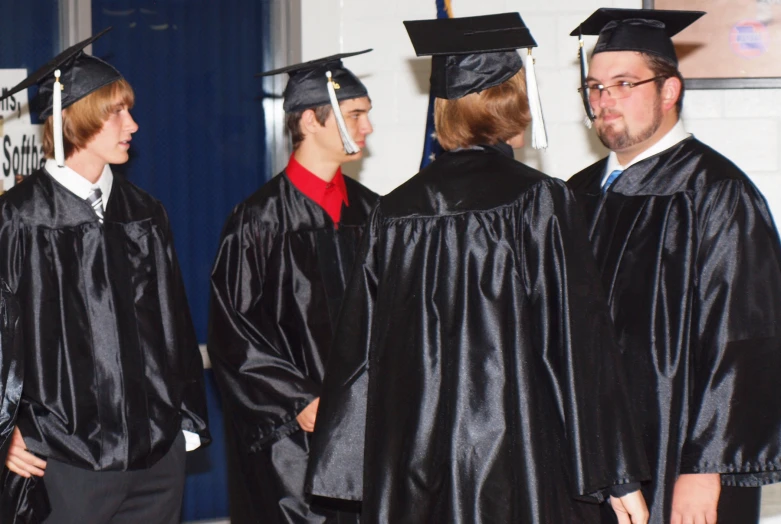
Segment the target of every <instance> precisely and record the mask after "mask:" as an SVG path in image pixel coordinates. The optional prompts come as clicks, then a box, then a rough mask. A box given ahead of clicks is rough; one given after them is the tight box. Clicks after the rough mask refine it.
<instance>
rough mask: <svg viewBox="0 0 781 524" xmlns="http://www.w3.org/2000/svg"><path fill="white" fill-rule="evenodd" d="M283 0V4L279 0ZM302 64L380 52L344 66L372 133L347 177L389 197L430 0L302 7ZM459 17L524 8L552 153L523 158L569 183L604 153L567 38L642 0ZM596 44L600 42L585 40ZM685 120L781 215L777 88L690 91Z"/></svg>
mask: <svg viewBox="0 0 781 524" xmlns="http://www.w3.org/2000/svg"><path fill="white" fill-rule="evenodd" d="M280 1H283V0H280ZM301 4H302V10H301V11H302V21H301V22H302V24H301V27H302V35H303V37H302V55H303V59H304V60H309V59H313V58H318V57H321V56H326V55H328V54H332V53H338V52H344V51H353V50H359V49H365V48H369V47H372V48H374V52H373V53H369V54H367V55H363V56H359V57H355V58H350V59H347V60H346V65H347V66H348V67H349V68H350V69H352V70H353V71H354V72H355V73H356V74H358V75H359V76H360V77H361V78H362V80H363V81H364V82H365V84H366V85H367V87H368V88H369V92H370V94H371V97H372V100H373V102H374V110H373V111H372V122H373V123H374V126H375V131H374V134H373V135H372V136H371V137H370V138H369V146H368V149H369V151H368V153H367V155H366V158H365V159H364V160H362V161H360V162H356V163H355V164H354V165H351V166H349V167H348V168H347V169H346V170H347V171H348V173H350V174H353V175H355V176H357V177H359V178H360V179H361V180H362V181H363V182H364V183H365V184H367V185H368V186H369V187H371V188H372V189H374V190H375V191H378V192H380V193H387V192H388V191H390V190H391V189H393V188H395V187H396V186H397V185H399V184H400V183H401V182H403V181H404V180H406V179H407V178H409V177H410V176H412V175H414V174H415V173H416V172H417V169H418V166H419V163H420V155H421V151H422V144H423V133H424V129H425V112H426V107H427V102H428V90H427V89H428V75H429V59H427V58H422V59H419V58H417V57H415V54H414V52H413V49H412V45H411V44H410V42H409V39H408V38H407V34H406V31H405V30H404V26H403V25H402V21H403V20H411V19H420V18H432V17H434V16H435V8H434V0H301ZM452 4H453V10H454V13H455V15H456V16H473V15H480V14H490V13H500V12H506V11H518V12H520V13H521V16H522V17H523V19H524V21H525V22H526V24H527V25H528V26H529V27H530V28H531V31H532V33H533V34H534V37H535V39H536V40H537V43H538V44H539V47H538V48H537V49H536V50H535V57H536V58H537V69H538V77H539V83H540V90H541V97H542V102H543V108H544V111H545V117H546V121H547V124H548V135H549V139H550V147H549V148H548V149H547V150H546V151H544V152H537V151H534V150H532V149H531V148H527V149H526V150H523V151H522V152H520V153H518V157H519V159H520V160H523V161H525V162H527V163H528V164H530V165H532V166H534V167H537V168H538V169H541V170H542V171H545V172H546V173H548V174H550V175H553V176H557V177H559V178H564V179H566V178H569V177H570V176H571V175H572V174H574V173H575V172H577V171H578V170H580V169H581V168H583V167H585V166H587V165H589V164H590V163H592V162H593V161H595V160H597V159H598V158H600V157H601V156H603V155H605V154H606V152H605V150H604V148H603V147H602V145H601V144H600V143H599V141H598V140H597V139H596V138H595V137H594V135H593V133H591V132H590V131H588V130H587V129H586V128H585V127H584V126H583V125H582V119H583V109H582V107H581V105H580V99H579V98H578V95H577V92H576V91H575V90H576V88H577V87H578V66H577V44H576V40H575V38H573V37H569V36H567V35H568V34H569V32H570V31H571V30H572V29H574V28H575V27H576V26H577V24H578V23H579V22H580V21H582V20H583V19H584V18H585V17H586V16H588V15H589V14H590V13H591V12H592V11H594V10H595V9H597V8H598V7H630V8H631V7H641V5H642V1H641V0H452ZM588 44H590V45H591V46H593V44H594V40H592V41H591V42H588ZM683 118H684V122H685V124H686V127H687V129H688V130H689V131H690V132H692V133H694V134H695V136H697V137H698V138H699V139H700V140H702V141H704V142H706V143H707V144H709V145H711V146H713V147H714V148H716V149H717V150H719V151H721V152H722V153H723V154H725V155H726V156H727V157H729V158H730V159H732V160H733V161H734V162H735V163H736V164H737V165H738V166H740V167H741V168H742V169H743V170H744V171H746V172H747V173H748V174H749V176H750V177H751V178H752V179H753V180H754V182H755V183H756V184H757V185H758V186H759V187H760V189H761V190H762V191H763V192H764V194H765V196H766V197H767V199H768V201H769V202H770V204H771V207H772V208H773V209H774V210H775V214H776V216H781V177H779V174H781V173H779V171H781V167H780V163H779V152H778V142H779V124H781V90H770V89H763V90H718V91H713V90H710V91H708V90H698V91H695V90H690V91H688V92H687V93H686V99H685V104H684V114H683Z"/></svg>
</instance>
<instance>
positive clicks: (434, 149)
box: [420, 0, 453, 169]
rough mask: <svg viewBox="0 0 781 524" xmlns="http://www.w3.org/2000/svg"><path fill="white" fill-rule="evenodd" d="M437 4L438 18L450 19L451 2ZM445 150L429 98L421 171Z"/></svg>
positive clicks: (430, 96)
mask: <svg viewBox="0 0 781 524" xmlns="http://www.w3.org/2000/svg"><path fill="white" fill-rule="evenodd" d="M435 2H436V4H437V18H450V17H452V16H453V11H452V8H451V5H450V2H451V0H435ZM443 151H444V150H443V149H442V146H441V145H439V141H437V132H436V129H435V128H434V96H433V95H429V97H428V116H427V117H426V138H425V140H424V142H423V158H422V159H421V160H420V169H423V168H424V167H426V166H427V165H429V164H430V163H431V162H433V161H434V159H435V158H437V157H438V156H439V155H441V154H442V152H443Z"/></svg>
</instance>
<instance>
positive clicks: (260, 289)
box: [208, 173, 377, 524]
mask: <svg viewBox="0 0 781 524" xmlns="http://www.w3.org/2000/svg"><path fill="white" fill-rule="evenodd" d="M345 184H346V187H347V195H348V202H349V205H348V206H343V208H342V214H341V220H340V223H339V227H338V228H335V227H334V222H333V221H332V220H331V218H330V217H329V215H328V214H327V213H326V212H325V211H324V210H323V209H322V208H321V207H320V206H319V205H318V204H317V203H315V202H314V201H312V200H310V199H309V198H308V197H307V196H306V195H304V194H303V193H301V192H300V191H299V190H298V189H297V188H296V187H295V186H294V185H293V184H292V182H290V180H289V179H288V178H287V176H286V175H285V174H284V173H282V174H280V175H278V176H276V177H274V178H273V179H272V180H271V181H269V182H268V183H266V184H265V185H264V186H263V187H262V188H260V189H259V190H258V191H257V192H256V193H255V194H254V195H252V196H251V197H250V198H249V199H247V200H246V201H245V202H243V203H241V204H239V205H238V206H237V207H236V208H235V209H234V211H233V213H232V214H231V215H230V217H229V218H228V220H227V223H226V225H225V228H224V230H223V234H222V240H221V243H220V247H219V251H218V254H217V259H216V261H215V264H214V268H213V271H212V296H211V313H210V324H209V344H208V348H209V355H210V357H211V360H212V367H213V369H214V373H215V376H216V378H217V383H218V385H219V388H220V392H221V394H222V399H223V405H224V406H225V410H226V412H227V413H228V418H229V419H230V421H231V422H230V423H229V427H228V433H229V435H230V439H229V442H228V448H229V451H228V454H229V457H228V461H229V474H230V477H231V478H232V479H233V481H232V484H231V521H232V522H234V523H239V524H241V523H245V522H246V523H253V524H254V523H258V522H262V523H264V524H274V523H304V522H307V523H310V522H311V523H322V522H336V521H337V519H339V518H341V517H340V516H338V515H337V512H336V511H331V508H330V507H325V506H324V505H322V504H315V505H314V506H313V507H310V505H309V504H308V503H302V501H304V500H305V495H304V491H303V487H304V474H305V472H306V464H307V457H308V452H309V440H310V436H309V434H307V433H305V432H304V431H302V430H301V428H300V427H299V425H298V422H297V421H296V416H297V415H298V413H300V412H301V410H303V409H304V408H305V407H306V406H308V405H309V404H310V403H311V402H312V401H313V400H314V399H315V398H317V397H319V396H320V387H321V384H322V379H323V373H324V368H325V362H326V359H327V358H328V354H329V351H330V348H331V338H332V335H333V325H334V323H335V321H336V317H337V314H338V311H339V305H340V303H341V300H342V295H343V292H344V287H345V282H346V280H347V277H348V274H349V271H350V267H351V266H352V262H353V259H354V257H355V251H356V250H357V248H358V242H359V239H360V236H361V233H362V231H363V226H364V223H365V222H366V218H367V217H368V214H369V211H370V209H371V206H372V205H373V204H374V202H375V201H376V198H377V195H375V194H374V193H372V192H371V191H370V190H368V189H367V188H365V187H364V186H362V185H361V184H359V183H358V182H356V181H354V180H352V179H350V178H348V177H345ZM306 499H308V497H306ZM344 518H347V517H344Z"/></svg>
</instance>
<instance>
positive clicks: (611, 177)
mask: <svg viewBox="0 0 781 524" xmlns="http://www.w3.org/2000/svg"><path fill="white" fill-rule="evenodd" d="M623 171H624V170H623V169H615V170H613V172H612V173H610V175H609V176H608V177H607V180H605V185H604V186H602V192H603V193H604V192H605V191H607V188H609V187H610V184H612V183H613V182H615V180H616V178H618V175H620V174H621V173H622V172H623Z"/></svg>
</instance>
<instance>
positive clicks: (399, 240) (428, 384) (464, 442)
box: [307, 147, 648, 524]
mask: <svg viewBox="0 0 781 524" xmlns="http://www.w3.org/2000/svg"><path fill="white" fill-rule="evenodd" d="M368 227H369V229H368V230H367V232H366V234H365V238H364V241H363V244H362V249H361V251H360V253H359V255H358V259H357V260H356V265H355V269H354V272H353V276H352V279H351V281H350V284H349V286H348V289H347V291H346V295H345V299H344V303H343V306H342V313H341V317H340V322H339V327H338V329H337V333H336V336H335V339H334V351H333V353H332V355H331V358H330V360H329V363H328V371H327V373H326V379H325V384H324V386H323V395H322V397H321V400H320V409H319V412H318V418H317V425H316V427H315V433H314V443H313V450H312V457H311V459H310V469H309V472H308V475H307V488H308V490H309V491H310V492H311V493H314V494H316V495H322V496H327V497H336V498H344V499H348V500H349V499H352V500H362V501H363V511H362V515H361V522H363V523H364V524H367V523H368V524H371V523H380V522H382V523H397V522H404V523H405V524H437V523H442V524H460V523H474V524H502V523H508V524H509V523H519V522H522V523H525V524H532V523H539V524H549V523H554V522H555V523H558V524H570V523H575V522H578V523H583V522H585V523H589V522H597V521H598V518H599V509H598V505H597V504H588V503H581V502H576V500H575V499H576V498H577V499H589V498H591V497H593V498H594V499H595V500H599V497H600V495H601V490H603V489H604V488H607V487H608V486H611V485H614V484H623V483H627V482H630V481H637V480H641V479H643V478H646V477H647V470H648V467H647V464H646V463H645V458H644V456H643V450H642V448H641V446H640V444H639V438H637V437H635V434H634V431H633V429H632V426H631V421H630V417H629V413H628V411H629V410H628V406H627V405H626V404H625V403H624V399H625V391H626V388H625V386H624V377H623V372H622V369H620V368H621V363H620V360H619V359H620V355H619V353H618V348H617V345H616V344H615V341H614V339H613V336H612V333H611V329H612V328H611V323H610V318H609V314H608V311H607V305H606V302H605V300H604V298H603V296H602V291H601V289H600V286H599V282H598V277H597V272H596V268H595V266H594V262H593V258H592V256H591V253H590V251H589V246H588V242H587V241H586V236H585V228H584V226H583V224H582V219H580V218H579V211H578V209H577V208H576V206H575V201H574V198H573V197H572V195H571V194H570V192H569V190H568V189H567V187H566V186H565V184H564V183H563V182H561V181H559V180H555V179H552V178H549V177H547V176H546V175H544V174H542V173H540V172H538V171H535V170H533V169H531V168H529V167H527V166H525V165H523V164H521V163H519V162H516V161H515V160H514V159H513V158H512V151H511V150H510V148H509V147H507V148H493V147H487V148H483V149H482V150H469V151H459V152H452V153H447V154H445V155H442V156H440V157H439V158H438V159H437V160H436V161H434V162H433V163H432V164H430V165H429V166H428V167H427V168H426V169H424V170H423V171H422V172H421V173H419V174H418V175H416V176H415V177H413V178H412V179H410V180H409V181H408V182H406V183H405V184H403V185H402V186H400V187H399V188H398V189H396V190H395V191H393V192H392V193H390V194H389V195H387V196H385V197H382V198H381V199H380V203H379V205H378V206H377V207H376V209H375V210H374V212H373V214H372V217H371V221H370V225H369V226H368Z"/></svg>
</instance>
